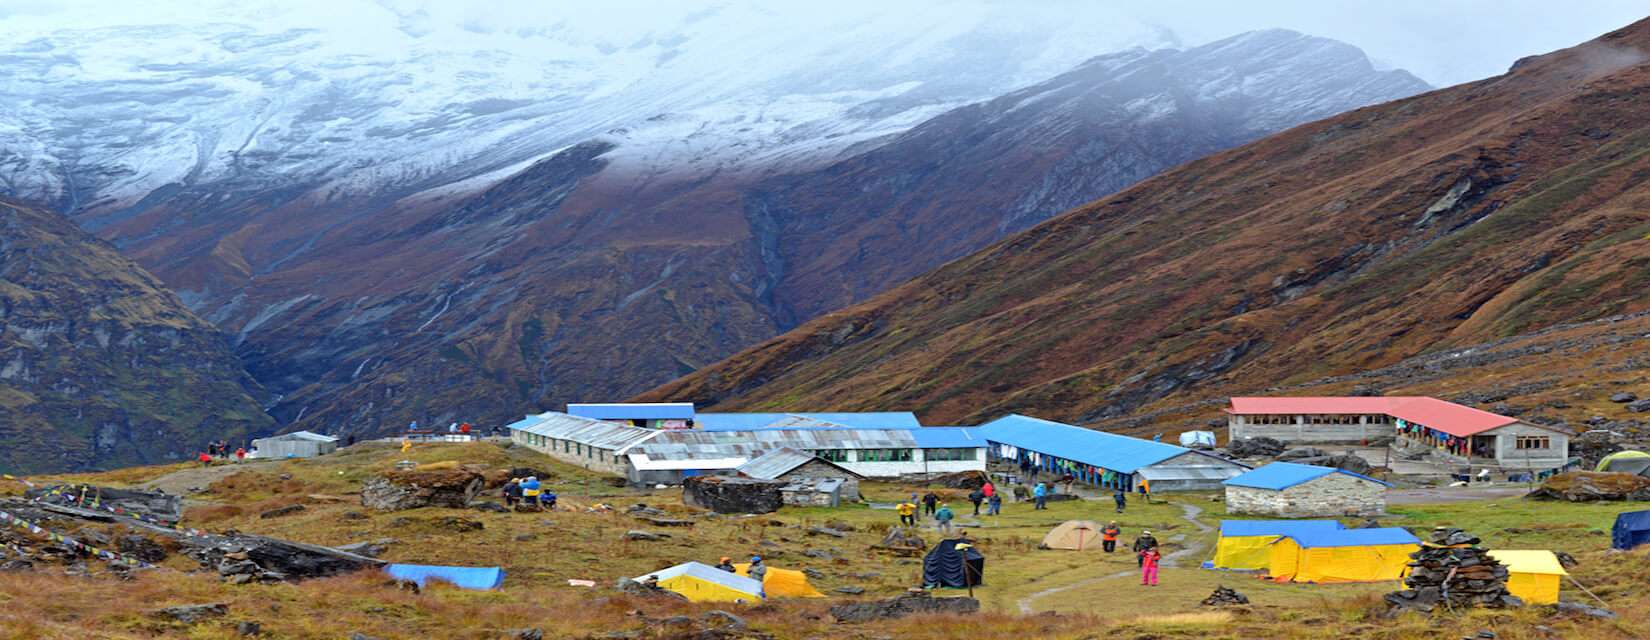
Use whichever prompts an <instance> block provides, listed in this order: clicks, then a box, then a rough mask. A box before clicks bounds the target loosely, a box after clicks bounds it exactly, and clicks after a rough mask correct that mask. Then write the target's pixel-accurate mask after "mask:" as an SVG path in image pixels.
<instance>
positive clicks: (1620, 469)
mask: <svg viewBox="0 0 1650 640" xmlns="http://www.w3.org/2000/svg"><path fill="white" fill-rule="evenodd" d="M1593 470H1594V471H1606V472H1614V473H1631V474H1635V475H1641V476H1650V453H1645V452H1643V451H1617V452H1615V453H1612V454H1610V455H1607V456H1604V459H1603V460H1599V461H1598V467H1596V468H1595V469H1593Z"/></svg>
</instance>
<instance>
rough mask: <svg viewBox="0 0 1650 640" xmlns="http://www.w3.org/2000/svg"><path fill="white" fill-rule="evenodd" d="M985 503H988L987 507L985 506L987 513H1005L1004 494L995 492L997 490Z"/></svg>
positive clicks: (993, 514)
mask: <svg viewBox="0 0 1650 640" xmlns="http://www.w3.org/2000/svg"><path fill="white" fill-rule="evenodd" d="M985 504H986V507H985V513H986V515H992V516H997V515H1002V513H1003V494H1001V493H995V492H994V493H992V494H991V497H989V498H986V499H985Z"/></svg>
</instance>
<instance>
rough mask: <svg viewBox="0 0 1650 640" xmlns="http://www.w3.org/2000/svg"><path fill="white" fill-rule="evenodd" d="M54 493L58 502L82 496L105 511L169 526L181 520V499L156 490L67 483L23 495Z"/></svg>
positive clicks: (44, 487)
mask: <svg viewBox="0 0 1650 640" xmlns="http://www.w3.org/2000/svg"><path fill="white" fill-rule="evenodd" d="M54 491H56V492H57V493H58V494H59V500H57V501H58V502H64V503H74V502H78V499H79V497H80V496H85V497H86V501H87V502H92V501H94V500H95V501H96V502H97V504H98V505H100V506H101V507H103V508H104V509H105V510H118V511H120V512H123V513H134V514H137V515H139V516H146V517H149V518H153V519H155V520H161V521H164V522H169V523H176V522H177V521H178V519H179V518H181V517H183V498H180V497H178V496H174V495H171V494H168V493H162V492H159V491H136V490H132V489H111V488H109V487H99V486H96V485H89V484H67V485H53V486H43V487H36V488H33V489H30V490H28V491H27V492H26V493H25V494H24V495H25V496H26V497H29V498H41V497H44V496H45V495H46V494H48V493H52V492H54ZM71 498H72V499H71Z"/></svg>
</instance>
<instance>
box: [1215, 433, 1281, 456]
mask: <svg viewBox="0 0 1650 640" xmlns="http://www.w3.org/2000/svg"><path fill="white" fill-rule="evenodd" d="M1226 450H1227V451H1229V452H1230V453H1231V454H1232V455H1233V456H1236V457H1239V458H1270V457H1272V456H1276V455H1278V454H1280V453H1283V443H1282V442H1279V441H1277V440H1275V439H1272V438H1265V437H1261V438H1245V439H1243V440H1233V441H1232V442H1231V443H1230V444H1228V445H1227V447H1226Z"/></svg>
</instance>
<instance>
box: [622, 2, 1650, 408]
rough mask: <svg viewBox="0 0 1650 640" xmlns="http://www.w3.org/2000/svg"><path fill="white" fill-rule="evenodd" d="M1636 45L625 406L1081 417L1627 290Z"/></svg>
mask: <svg viewBox="0 0 1650 640" xmlns="http://www.w3.org/2000/svg"><path fill="white" fill-rule="evenodd" d="M1646 51H1650V21H1643V22H1639V23H1636V24H1634V25H1632V26H1630V27H1627V28H1624V29H1621V30H1619V31H1615V32H1612V33H1609V34H1607V35H1605V36H1603V37H1601V38H1599V39H1597V40H1594V41H1591V42H1588V43H1585V44H1582V45H1580V46H1577V47H1574V48H1571V49H1566V50H1561V51H1558V52H1555V53H1551V54H1548V55H1543V56H1537V57H1532V58H1527V59H1525V60H1522V61H1520V62H1519V63H1518V64H1516V65H1514V67H1513V68H1512V69H1511V70H1510V71H1509V72H1508V73H1506V74H1504V75H1502V76H1498V77H1495V78H1490V79H1486V80H1483V81H1479V82H1474V83H1470V84H1466V85H1461V86H1457V87H1452V88H1449V89H1444V90H1440V91H1435V92H1432V93H1428V94H1424V95H1421V96H1417V97H1414V98H1410V99H1407V100H1402V101H1398V102H1394V103H1389V104H1384V105H1379V106H1375V107H1370V108H1365V109H1359V110H1357V111H1353V112H1350V113H1346V114H1342V115H1340V116H1337V117H1334V118H1330V119H1327V120H1323V121H1319V122H1315V123H1312V124H1308V125H1304V126H1301V127H1297V128H1294V129H1291V130H1289V131H1286V132H1284V133H1281V134H1278V135H1274V136H1271V137H1267V138H1264V139H1261V140H1259V141H1256V142H1254V143H1252V144H1249V145H1245V146H1243V147H1239V148H1236V149H1233V150H1230V151H1226V152H1222V153H1218V154H1215V155H1213V156H1210V157H1207V158H1204V159H1201V160H1198V161H1194V162H1191V163H1188V164H1186V165H1183V166H1181V167H1179V168H1176V169H1175V170H1172V171H1169V172H1167V173H1164V174H1162V175H1160V176H1158V177H1155V178H1153V179H1150V180H1147V181H1145V182H1142V183H1140V184H1137V185H1135V186H1134V187H1131V188H1129V189H1127V190H1124V191H1122V192H1120V193H1118V194H1116V195H1114V196H1111V197H1108V198H1104V199H1102V200H1099V201H1096V202H1093V203H1091V204H1088V205H1085V206H1083V207H1080V208H1078V209H1076V210H1073V211H1071V212H1069V213H1067V214H1064V215H1062V216H1060V217H1058V218H1055V219H1053V220H1050V221H1048V222H1046V223H1044V224H1042V225H1039V226H1037V227H1034V228H1032V229H1030V230H1028V231H1026V232H1024V233H1021V234H1018V235H1015V236H1013V237H1010V238H1008V239H1006V240H1004V241H1002V242H999V243H997V244H995V245H993V246H991V247H989V248H987V249H986V250H984V251H981V252H979V253H976V254H973V255H971V256H968V257H966V258H963V259H961V260H957V261H955V262H952V263H950V264H947V265H945V266H943V267H941V268H939V269H937V270H935V271H933V272H930V273H929V274H927V275H924V276H922V277H920V278H917V279H915V280H913V281H911V282H909V283H907V284H905V285H902V286H900V287H898V288H896V289H893V290H891V291H889V292H887V293H886V294H883V295H881V296H878V297H876V298H873V299H872V300H870V301H868V302H866V303H864V304H861V305H857V306H855V307H851V308H848V309H845V310H842V311H840V312H836V313H832V314H829V315H826V316H824V317H821V318H819V319H817V320H815V321H813V322H810V323H808V324H806V325H803V326H802V327H799V328H798V329H796V330H794V331H792V332H789V333H787V334H786V335H783V336H781V337H779V338H776V339H774V340H771V341H768V342H766V343H763V344H761V345H757V346H755V347H752V348H750V349H748V350H746V351H744V352H742V353H740V354H738V355H736V356H734V357H732V358H730V359H728V360H726V361H724V362H722V363H719V364H717V365H716V366H713V367H708V368H705V369H703V370H701V371H699V372H696V373H694V374H692V375H690V376H687V377H685V378H683V379H682V380H679V381H676V382H673V383H670V384H668V385H665V386H662V387H660V388H658V389H655V390H653V391H651V392H649V393H647V394H643V395H642V396H641V397H640V399H644V400H648V399H667V398H668V399H672V400H694V401H697V402H701V403H705V404H714V405H718V406H719V407H723V408H730V409H756V408H763V407H776V406H779V405H781V404H784V405H787V406H791V405H798V404H801V405H807V406H816V407H829V408H835V409H876V408H886V407H902V408H913V409H917V410H919V411H921V412H922V414H923V416H924V418H925V419H927V420H930V421H937V422H969V421H972V420H978V419H982V418H988V417H992V416H995V415H997V414H1000V413H1002V412H1006V411H1030V412H1034V413H1037V414H1039V415H1046V416H1048V417H1051V418H1059V419H1067V420H1078V421H1099V420H1105V419H1112V418H1117V417H1119V416H1124V415H1127V414H1129V413H1132V412H1136V411H1140V410H1142V408H1144V407H1147V406H1149V405H1151V404H1153V403H1158V402H1176V401H1179V402H1185V401H1188V400H1193V399H1198V398H1203V397H1212V396H1211V395H1210V394H1213V393H1231V392H1240V391H1241V392H1259V391H1263V390H1266V389H1268V388H1272V387H1275V386H1280V385H1288V384H1291V383H1294V382H1305V381H1310V380H1318V379H1321V378H1324V377H1326V376H1334V375H1344V374H1348V373H1353V372H1357V371H1361V370H1365V369H1373V368H1379V367H1383V366H1386V365H1390V364H1393V363H1396V362H1398V361H1400V360H1403V359H1405V358H1408V357H1411V356H1417V355H1421V354H1426V353H1430V352H1435V351H1442V350H1447V349H1449V348H1451V347H1452V346H1460V345H1470V344H1476V343H1481V342H1487V341H1490V340H1495V339H1499V338H1505V337H1509V336H1516V335H1520V334H1524V333H1528V332H1532V331H1538V330H1540V329H1542V328H1544V327H1549V326H1553V325H1557V324H1561V323H1567V322H1579V321H1586V320H1590V319H1595V318H1602V317H1605V316H1610V315H1613V314H1622V313H1631V312H1636V311H1641V310H1644V309H1647V308H1650V296H1647V295H1646V294H1645V291H1644V288H1643V284H1644V283H1645V282H1646V281H1650V206H1647V205H1650V186H1647V184H1650V183H1647V182H1646V180H1645V178H1646V177H1647V176H1650V101H1647V100H1645V97H1646V96H1647V95H1650V65H1647V64H1646V60H1647V57H1646V55H1645V52H1646Z"/></svg>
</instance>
